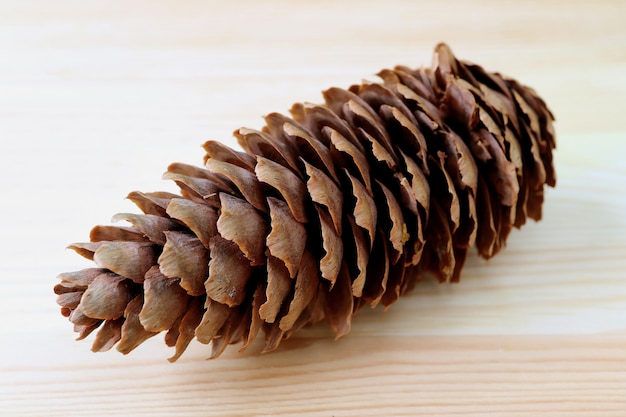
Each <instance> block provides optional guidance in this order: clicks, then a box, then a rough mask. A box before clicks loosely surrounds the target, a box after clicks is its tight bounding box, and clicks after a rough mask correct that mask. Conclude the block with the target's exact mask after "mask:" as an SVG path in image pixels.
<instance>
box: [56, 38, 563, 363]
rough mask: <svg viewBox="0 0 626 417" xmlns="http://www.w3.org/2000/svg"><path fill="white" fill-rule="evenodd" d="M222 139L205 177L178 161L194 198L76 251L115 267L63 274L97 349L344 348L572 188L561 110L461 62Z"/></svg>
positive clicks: (448, 60) (62, 298)
mask: <svg viewBox="0 0 626 417" xmlns="http://www.w3.org/2000/svg"><path fill="white" fill-rule="evenodd" d="M378 75H379V76H380V78H381V79H382V80H383V82H382V84H379V83H363V84H361V85H354V86H352V87H350V88H349V89H347V90H343V89H339V88H331V89H329V90H327V91H325V92H324V93H323V95H324V99H325V101H326V104H325V105H313V104H309V103H305V104H295V105H294V106H293V107H292V108H291V114H292V117H291V118H289V117H286V116H283V115H281V114H278V113H272V114H270V115H268V116H267V117H265V121H266V126H265V127H264V128H263V129H262V130H261V131H256V130H251V129H245V128H242V129H239V130H237V131H236V132H235V136H236V137H237V139H238V141H239V144H240V145H241V147H242V148H243V149H244V150H245V153H243V152H238V151H235V150H232V149H230V148H228V147H226V146H224V145H221V144H220V143H218V142H213V141H209V142H207V143H206V144H205V145H204V148H205V150H206V157H205V168H198V167H194V166H190V165H185V164H180V163H175V164H172V165H171V166H170V167H169V168H168V170H167V172H166V174H165V175H164V177H165V178H167V179H170V180H173V181H175V182H176V183H177V184H178V186H179V187H180V190H181V191H180V195H175V194H171V193H165V192H155V193H140V192H133V193H131V194H130V195H129V198H130V199H131V200H132V201H133V202H134V203H135V204H137V206H138V207H139V208H140V209H141V210H142V211H143V213H144V214H118V215H116V216H114V218H113V219H114V221H118V220H125V221H127V222H129V223H130V224H131V225H132V226H131V227H123V226H96V227H95V228H94V229H92V231H91V235H90V240H91V241H90V242H89V243H76V244H73V245H71V246H70V248H72V249H73V250H75V251H76V252H78V253H79V254H80V255H82V256H84V257H86V258H88V259H92V260H93V261H94V262H95V264H96V266H97V268H89V269H84V270H82V271H78V272H71V273H64V274H61V275H60V279H61V283H60V284H58V285H56V286H55V288H54V290H55V292H56V294H58V303H59V304H60V305H61V313H62V314H63V315H64V316H66V317H69V320H70V321H71V322H72V323H73V324H74V330H75V331H76V332H77V333H78V334H79V337H78V339H83V338H85V337H86V336H87V335H89V334H90V333H91V332H92V331H94V330H96V329H99V331H98V333H97V335H96V337H95V340H94V343H93V350H94V351H105V350H108V349H110V348H111V347H112V346H114V345H115V344H117V349H118V350H119V351H120V352H122V353H128V352H130V351H131V350H132V349H134V348H135V347H137V346H138V345H139V344H141V343H142V342H143V341H144V340H146V339H148V338H149V337H152V336H154V335H156V334H157V333H159V332H162V331H166V332H167V333H166V334H165V342H166V343H167V345H169V346H175V347H176V353H175V355H174V356H173V357H172V358H170V360H172V361H173V360H176V359H177V358H178V357H179V356H180V355H181V354H182V353H183V351H184V350H185V349H186V347H187V346H188V344H189V343H190V342H191V340H192V339H193V338H194V337H195V338H196V339H198V340H199V341H200V342H201V343H209V342H211V343H212V354H211V357H216V356H218V355H220V353H221V352H222V351H223V350H224V348H225V347H226V346H227V345H228V344H234V343H242V344H243V347H242V349H245V348H246V347H247V346H248V345H249V344H250V342H251V341H252V340H253V339H254V338H255V337H256V336H257V334H258V333H259V331H261V330H263V333H264V334H265V351H271V350H273V349H275V348H276V347H277V346H278V345H279V343H280V342H281V340H282V339H284V338H287V337H289V336H290V335H292V334H293V333H294V332H295V331H296V330H298V329H300V328H301V327H303V326H306V325H309V324H312V323H315V322H318V321H320V320H322V319H325V320H326V321H327V322H328V324H330V326H331V327H332V328H333V329H334V331H335V332H336V335H337V337H339V336H342V335H344V334H346V333H348V332H349V331H350V323H351V318H352V316H353V315H354V313H355V312H356V311H357V310H358V309H359V308H360V307H362V306H363V305H366V304H369V305H371V306H376V305H378V304H382V305H384V306H389V305H390V304H392V303H394V302H395V301H396V300H397V299H398V297H399V296H401V295H402V294H404V293H406V292H407V291H409V290H410V289H411V288H412V287H413V286H414V285H415V283H416V282H417V281H418V280H419V279H420V277H422V276H423V275H424V274H425V273H426V272H431V273H433V274H434V275H435V276H436V277H437V278H438V279H439V281H441V282H455V281H458V280H459V275H460V272H461V268H462V266H463V263H464V261H465V257H466V253H467V250H468V248H470V247H472V246H476V247H477V249H478V252H479V254H480V255H481V256H483V257H485V258H489V257H491V256H493V255H495V254H496V253H497V252H498V251H499V250H500V249H501V248H502V247H503V246H504V244H505V241H506V238H507V236H508V234H509V232H510V231H511V229H512V227H513V226H515V227H520V226H521V225H523V224H524V223H525V221H526V218H527V217H530V218H531V219H535V220H539V219H540V218H541V206H542V203H543V186H544V184H548V185H550V186H554V185H555V174H554V168H553V165H552V149H553V148H554V147H555V139H554V131H553V129H552V120H553V116H552V114H551V113H550V111H549V110H548V108H547V107H546V105H545V103H544V102H543V100H542V99H541V98H539V97H538V96H537V95H536V93H535V92H534V91H533V90H532V89H530V88H528V87H525V86H522V85H521V84H519V83H518V82H517V81H515V80H512V79H508V78H505V77H503V76H501V75H499V74H497V73H489V72H486V71H485V70H483V68H481V67H480V66H477V65H474V64H470V63H467V62H463V61H458V60H457V59H456V58H455V57H454V56H453V55H452V52H451V51H450V49H449V48H448V47H447V46H446V45H443V44H440V45H438V46H437V47H436V50H435V54H434V62H433V65H432V68H430V69H418V70H413V69H409V68H407V67H402V66H398V67H395V68H394V69H393V70H383V71H381V72H380V73H379V74H378Z"/></svg>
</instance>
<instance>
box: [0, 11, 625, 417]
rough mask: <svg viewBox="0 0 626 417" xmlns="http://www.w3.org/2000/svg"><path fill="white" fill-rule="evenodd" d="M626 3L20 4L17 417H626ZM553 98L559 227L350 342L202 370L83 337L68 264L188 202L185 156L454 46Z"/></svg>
mask: <svg viewBox="0 0 626 417" xmlns="http://www.w3.org/2000/svg"><path fill="white" fill-rule="evenodd" d="M624 16H626V3H624V2H623V1H609V0H606V1H598V2H585V1H574V2H561V1H556V0H543V1H538V0H534V1H527V2H515V3H512V2H498V1H495V0H478V1H474V2H462V1H461V0H457V1H446V2H433V1H430V2H425V1H387V2H375V1H372V0H361V1H358V2H356V1H347V2H341V3H338V2H332V1H327V0H322V1H315V2H313V1H301V2H289V1H287V0H271V1H266V2H253V1H250V0H245V1H236V2H217V1H208V2H201V1H194V0H189V1H173V0H161V1H158V2H148V1H130V2H128V1H108V2H82V1H79V0H61V1H57V2H45V1H42V0H27V1H12V0H7V1H3V2H1V3H0V141H1V144H2V147H1V148H0V170H1V172H0V174H1V175H0V189H1V190H2V191H3V193H2V197H1V198H2V200H1V202H2V204H0V210H1V211H0V214H1V215H0V230H1V231H2V240H1V241H0V249H1V252H0V253H2V258H0V260H1V261H2V262H0V281H1V283H2V287H1V288H2V290H1V291H0V317H2V320H1V321H0V338H1V339H0V342H1V343H0V415H2V416H61V415H62V416H84V415H90V416H105V415H106V416H108V415H112V414H113V415H133V416H148V415H149V416H200V415H202V416H213V415H215V416H218V415H219V416H222V415H233V416H247V415H306V416H313V415H316V416H317V415H319V416H329V417H330V416H352V415H392V416H414V415H433V416H435V415H436V416H485V415H490V416H518V415H519V416H535V415H545V416H623V415H624V414H625V413H626V411H625V410H626V400H625V399H624V398H626V349H625V346H626V216H624V213H625V212H626V194H625V193H624V190H625V188H624V187H625V186H624V184H625V183H626V163H625V162H624V154H625V153H626V118H625V117H624V116H623V114H622V113H623V110H624V108H626V27H624V24H623V18H624ZM440 41H445V42H447V43H448V44H450V45H451V46H452V48H453V50H454V52H455V54H456V55H458V56H459V57H461V58H464V59H468V60H471V61H474V62H478V63H480V64H482V65H484V66H485V67H487V68H489V69H493V70H498V71H500V72H502V73H505V74H509V75H511V76H514V77H516V78H518V79H519V80H521V81H522V82H524V83H526V84H528V85H531V86H533V87H534V88H535V89H536V90H537V91H538V92H539V93H540V94H541V95H542V96H543V97H544V98H545V99H546V101H547V102H548V104H549V105H550V107H551V109H552V110H553V112H554V113H555V115H556V117H557V124H556V129H557V135H558V136H557V140H558V153H557V154H556V165H557V174H558V186H557V188H556V189H554V190H548V192H547V195H546V205H545V212H544V220H543V221H542V222H540V223H537V224H529V225H527V226H525V227H524V228H523V230H521V231H515V232H514V233H513V234H512V236H511V238H510V240H509V243H508V246H507V248H506V249H505V251H504V252H502V253H501V254H500V255H498V256H497V257H496V258H494V259H492V260H490V261H489V262H485V261H483V260H480V259H478V258H477V257H475V256H472V257H470V259H469V260H468V263H467V266H466V268H465V270H464V274H463V276H462V281H461V283H460V284H458V285H445V286H440V285H437V284H436V283H434V282H433V281H431V280H426V281H424V282H422V283H420V284H419V285H418V287H417V288H416V290H415V291H414V292H413V293H411V294H410V295H409V296H407V297H406V298H404V299H402V300H400V301H399V302H398V303H397V304H395V305H394V306H392V307H391V308H390V309H389V310H388V311H386V312H383V311H382V310H381V309H376V310H372V311H370V310H367V311H362V312H359V314H358V315H357V317H356V318H355V320H354V323H353V329H352V332H351V333H350V334H349V335H348V336H346V337H344V338H342V339H340V340H339V341H334V340H333V338H332V334H331V332H330V331H329V330H328V329H327V328H325V327H324V326H318V327H314V328H311V329H306V330H304V331H302V332H301V333H298V334H297V335H296V336H295V337H294V338H293V339H290V340H288V341H286V342H285V343H284V345H282V346H281V349H280V350H279V351H277V352H275V353H272V354H267V355H260V354H259V350H260V346H259V344H256V345H254V346H252V347H251V348H250V350H249V351H247V352H246V353H244V354H239V353H238V352H237V351H236V348H231V349H229V350H227V352H226V353H225V354H224V355H223V356H222V357H220V358H219V359H218V360H214V361H207V360H205V358H206V357H207V356H208V355H209V351H208V348H207V346H204V345H201V344H199V343H195V342H194V343H192V345H191V346H190V349H189V350H188V352H187V353H186V354H185V355H183V357H182V358H181V359H180V361H179V362H177V363H175V364H169V363H168V362H167V361H166V358H167V357H169V356H171V355H172V351H171V350H169V349H167V348H166V347H165V346H164V344H163V341H162V338H161V337H156V338H153V339H151V340H149V341H148V342H146V343H145V344H144V345H142V346H141V347H140V348H139V349H137V350H136V351H135V352H133V353H131V354H130V355H128V356H122V355H120V354H119V353H117V352H107V353H104V354H93V353H91V352H90V351H89V346H90V342H89V341H84V342H75V341H73V340H72V339H73V334H72V330H71V326H70V324H69V323H68V322H67V321H66V320H65V319H63V318H62V317H61V316H60V314H59V312H58V307H57V306H56V304H55V296H54V294H53V293H52V286H53V285H54V284H55V283H56V280H55V276H56V275H57V274H58V273H59V272H62V271H70V270H76V269H80V268H82V267H85V266H86V265H88V263H87V262H86V261H83V260H82V259H80V258H78V257H77V256H75V255H74V254H72V253H70V252H69V251H63V248H64V247H65V246H67V244H69V243H70V242H75V241H81V240H84V239H86V238H87V236H88V231H89V229H90V227H91V226H93V225H95V224H107V223H109V219H110V217H111V216H112V215H113V214H114V213H117V212H124V211H136V209H135V208H134V206H133V205H132V204H131V203H130V202H128V201H124V200H123V197H124V196H125V195H126V194H127V193H128V192H129V191H131V190H134V189H137V190H143V191H151V190H175V187H174V186H173V185H172V184H169V183H167V182H163V181H161V180H160V175H161V173H162V172H163V171H164V170H165V168H166V166H167V164H169V163H170V162H173V161H184V162H187V163H195V164H201V162H202V155H203V153H202V150H201V148H200V144H201V143H202V142H203V141H205V140H207V139H220V140H222V141H223V142H225V143H227V144H229V145H234V144H235V142H234V140H233V139H232V137H231V132H232V131H233V130H234V129H236V128H238V127H240V126H242V125H244V126H249V127H252V128H258V127H260V126H261V120H262V119H261V116H262V115H263V114H266V113H269V112H271V111H286V110H287V109H288V108H289V107H290V105H291V104H292V103H293V102H294V101H305V100H308V101H313V102H319V101H321V95H320V93H319V91H320V90H323V89H325V88H327V87H330V86H333V85H337V86H343V87H345V86H348V85H350V84H351V83H354V82H358V81H359V80H361V79H362V78H368V79H374V76H373V74H375V73H376V72H377V71H378V70H380V69H382V68H383V67H389V66H393V65H396V64H404V65H409V66H420V65H428V64H429V63H430V59H431V58H430V54H431V51H432V48H433V47H434V45H435V44H436V43H437V42H440Z"/></svg>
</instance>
